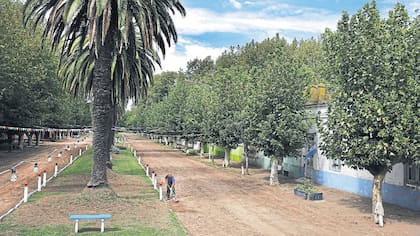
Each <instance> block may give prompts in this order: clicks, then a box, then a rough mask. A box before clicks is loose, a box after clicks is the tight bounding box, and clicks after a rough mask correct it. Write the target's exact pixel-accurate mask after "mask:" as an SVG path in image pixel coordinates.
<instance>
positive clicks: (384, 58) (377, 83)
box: [322, 1, 420, 211]
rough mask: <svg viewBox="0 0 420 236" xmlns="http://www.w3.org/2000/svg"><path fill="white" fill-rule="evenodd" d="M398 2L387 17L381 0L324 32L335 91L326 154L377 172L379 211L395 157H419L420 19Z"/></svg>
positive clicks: (374, 191) (375, 196)
mask: <svg viewBox="0 0 420 236" xmlns="http://www.w3.org/2000/svg"><path fill="white" fill-rule="evenodd" d="M418 18H419V17H418V16H417V17H416V18H415V19H410V18H409V16H408V14H407V11H406V10H405V8H404V6H402V5H401V4H396V5H395V8H394V10H393V11H390V12H389V16H388V19H381V18H380V14H379V11H378V10H377V8H376V3H375V1H372V2H371V3H370V4H366V5H365V6H364V7H363V9H361V10H359V11H358V12H357V13H356V14H354V15H353V16H351V17H350V16H349V15H348V14H347V13H344V14H343V16H342V18H341V20H340V21H339V22H338V27H337V31H336V32H332V31H330V30H327V31H326V32H325V33H324V35H323V38H324V42H325V50H326V54H327V61H328V68H329V70H328V72H329V76H330V78H331V79H332V80H333V81H334V82H335V85H336V86H337V88H338V92H337V93H335V94H333V95H332V101H331V103H330V104H329V108H328V121H327V122H326V123H325V128H324V131H323V139H324V143H323V145H322V149H323V150H324V152H325V154H326V156H327V157H328V158H332V159H340V160H343V161H344V162H345V164H347V165H349V166H350V167H352V168H355V169H366V170H367V171H369V172H370V173H371V174H372V175H373V187H372V211H373V210H374V208H375V206H376V203H377V202H382V191H381V190H382V183H383V180H384V178H385V175H386V173H387V172H389V171H391V170H392V166H393V165H394V164H396V163H400V162H403V163H407V162H413V161H416V160H419V150H420V149H419V142H418V141H419V140H420V139H419V138H420V134H419V131H420V129H419V127H420V124H419V120H420V119H419V115H420V109H419V104H420V103H419V98H420V94H419V92H420V85H419V81H418V75H419V67H418V65H419V45H420V44H419V40H418V39H419V30H418V29H419V20H418Z"/></svg>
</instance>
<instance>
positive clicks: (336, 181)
mask: <svg viewBox="0 0 420 236" xmlns="http://www.w3.org/2000/svg"><path fill="white" fill-rule="evenodd" d="M313 180H314V182H316V183H318V184H321V185H325V186H328V187H332V188H336V189H340V190H343V191H346V192H351V193H355V194H358V195H360V196H364V197H370V198H371V197H372V180H368V179H359V178H355V177H351V176H346V175H339V174H336V173H332V172H328V171H319V170H314V176H313ZM382 198H383V201H384V202H387V203H391V204H395V205H398V206H401V207H405V208H408V209H411V210H415V211H420V191H419V190H415V189H410V188H407V187H403V186H397V185H392V184H387V183H384V184H383V187H382Z"/></svg>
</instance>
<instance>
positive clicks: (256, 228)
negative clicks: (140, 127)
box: [126, 134, 420, 236]
mask: <svg viewBox="0 0 420 236" xmlns="http://www.w3.org/2000/svg"><path fill="white" fill-rule="evenodd" d="M126 137H127V138H128V142H129V143H130V144H131V145H132V146H133V147H134V148H135V149H136V150H137V154H138V155H140V156H141V157H142V162H143V164H149V166H150V167H151V168H152V169H153V170H155V171H156V172H157V174H158V177H159V178H160V179H161V180H162V178H163V177H164V176H165V174H166V173H169V172H172V173H173V174H174V175H175V177H176V181H177V183H176V186H177V196H178V199H179V200H180V201H179V202H178V203H175V202H172V201H171V202H170V207H171V208H172V209H173V210H174V211H175V213H176V215H177V217H178V219H179V220H180V221H181V223H182V224H183V226H184V227H185V228H186V230H187V232H188V234H189V235H277V236H278V235H398V236H402V235H410V236H413V235H414V236H415V235H420V212H414V211H410V210H407V209H403V208H400V207H397V206H394V205H389V204H385V213H386V217H385V220H386V224H385V227H384V228H379V227H377V226H376V225H375V224H373V223H372V222H373V219H372V216H371V214H369V211H370V199H367V198H362V197H359V196H357V195H354V194H350V193H345V192H342V191H338V190H334V189H331V188H326V187H322V186H320V189H321V190H322V191H323V192H324V198H325V200H323V201H320V202H312V201H306V200H303V199H302V198H299V197H296V196H295V195H294V194H293V188H294V186H295V183H293V182H292V181H291V180H284V181H283V184H281V185H280V186H275V187H272V186H269V185H268V183H267V179H266V177H267V176H268V172H266V171H262V170H256V169H253V170H251V175H250V176H242V175H240V169H235V168H229V169H222V168H220V167H214V166H210V165H208V164H206V161H205V160H204V159H201V160H200V159H199V158H197V157H185V156H184V155H183V154H182V153H180V152H178V151H173V150H171V149H169V148H168V147H164V146H162V145H160V144H156V143H152V142H151V141H150V140H144V139H142V138H140V137H139V136H137V135H134V134H126Z"/></svg>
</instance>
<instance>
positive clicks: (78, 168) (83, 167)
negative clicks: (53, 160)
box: [59, 148, 92, 177]
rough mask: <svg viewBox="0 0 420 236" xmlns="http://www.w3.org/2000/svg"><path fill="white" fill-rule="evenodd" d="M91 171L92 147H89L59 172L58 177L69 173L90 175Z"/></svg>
mask: <svg viewBox="0 0 420 236" xmlns="http://www.w3.org/2000/svg"><path fill="white" fill-rule="evenodd" d="M91 171H92V148H89V149H88V150H87V151H86V152H84V153H83V154H82V156H80V157H79V158H77V160H76V161H74V162H73V164H71V165H70V166H69V167H67V169H65V170H63V172H61V173H60V175H59V177H63V176H69V175H90V173H91Z"/></svg>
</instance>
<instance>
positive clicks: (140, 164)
mask: <svg viewBox="0 0 420 236" xmlns="http://www.w3.org/2000/svg"><path fill="white" fill-rule="evenodd" d="M138 160H139V165H141V157H140V156H139V158H138Z"/></svg>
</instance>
